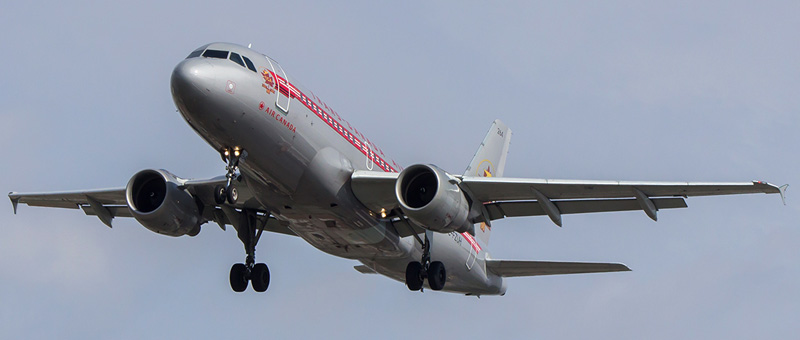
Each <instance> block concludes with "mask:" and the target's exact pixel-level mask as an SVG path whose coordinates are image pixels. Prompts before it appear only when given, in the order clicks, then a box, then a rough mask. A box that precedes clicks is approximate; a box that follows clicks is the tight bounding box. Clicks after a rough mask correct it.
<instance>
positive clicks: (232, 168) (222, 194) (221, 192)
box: [214, 146, 247, 204]
mask: <svg viewBox="0 0 800 340" xmlns="http://www.w3.org/2000/svg"><path fill="white" fill-rule="evenodd" d="M246 155H247V153H246V152H245V151H244V150H241V149H240V148H239V147H238V146H237V147H235V148H233V151H231V150H229V149H225V150H223V151H222V154H221V156H222V160H223V161H225V163H226V164H227V165H226V166H225V170H226V171H227V172H226V173H225V178H227V179H228V181H227V182H226V183H225V186H222V185H218V186H217V187H216V188H214V200H215V201H216V202H217V204H223V203H225V201H227V202H228V203H230V204H236V201H237V200H238V199H239V190H238V189H236V186H235V185H233V180H239V179H240V177H239V176H240V175H239V174H237V173H236V172H237V171H238V170H239V159H240V158H241V157H243V156H246Z"/></svg>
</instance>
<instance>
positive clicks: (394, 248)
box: [171, 43, 505, 295]
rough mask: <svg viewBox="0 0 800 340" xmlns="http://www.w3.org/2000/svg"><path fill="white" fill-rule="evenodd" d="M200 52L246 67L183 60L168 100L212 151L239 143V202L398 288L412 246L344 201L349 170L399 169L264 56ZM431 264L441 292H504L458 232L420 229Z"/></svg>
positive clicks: (414, 250) (244, 51) (243, 51)
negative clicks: (442, 279) (440, 270)
mask: <svg viewBox="0 0 800 340" xmlns="http://www.w3.org/2000/svg"><path fill="white" fill-rule="evenodd" d="M205 48H206V49H214V50H221V51H230V52H235V53H237V54H239V55H241V56H244V57H247V58H248V59H249V60H250V61H252V64H253V66H254V68H255V71H253V70H251V69H249V68H248V67H247V65H245V66H240V65H239V64H237V63H235V62H233V61H231V60H229V59H219V58H208V57H203V56H197V57H190V58H187V59H185V60H184V61H182V62H181V63H179V64H178V65H177V66H176V67H175V70H174V71H173V74H172V80H171V89H172V96H173V99H174V101H175V104H176V106H177V107H178V109H179V111H180V113H181V115H182V116H183V117H184V119H186V121H187V122H188V123H189V125H190V126H191V127H192V128H193V129H194V130H195V131H196V132H197V133H198V134H199V135H200V136H201V137H202V138H203V139H204V140H205V141H206V142H208V144H209V145H211V147H212V148H214V149H215V150H217V151H221V150H224V149H226V148H233V147H240V148H241V149H243V150H245V151H246V157H244V158H243V159H242V161H241V163H240V171H241V174H242V178H243V181H244V182H245V184H246V186H247V187H248V188H249V190H250V191H251V192H252V196H253V197H252V199H250V200H249V201H246V202H245V206H247V207H252V208H256V209H261V210H266V211H269V212H270V213H271V214H272V215H273V216H274V217H275V218H277V219H279V220H282V221H285V222H288V223H289V227H290V229H291V230H292V231H293V232H294V233H295V234H297V235H298V236H300V237H301V238H303V239H304V240H305V241H307V242H308V243H310V244H311V245H313V246H314V247H316V248H318V249H320V250H322V251H324V252H326V253H328V254H331V255H335V256H339V257H343V258H348V259H354V260H358V261H360V262H362V263H363V264H365V265H367V266H368V267H370V268H372V269H374V270H376V271H377V272H378V273H380V274H383V275H385V276H388V277H390V278H393V279H395V280H398V281H401V282H404V280H405V277H404V275H405V268H406V265H407V264H408V263H409V262H410V261H419V260H420V258H421V256H422V249H421V247H420V244H419V242H417V240H416V239H414V238H413V237H399V236H398V234H397V232H396V231H395V229H394V228H393V227H391V226H390V225H388V223H387V222H386V221H384V220H382V219H381V218H380V216H378V212H373V211H370V210H369V209H367V208H366V207H365V206H364V205H363V204H361V202H359V201H358V200H357V199H356V197H355V196H354V195H353V193H352V191H351V189H350V176H351V174H352V173H353V171H355V170H372V171H390V172H397V171H399V170H400V169H399V168H400V167H399V166H398V165H397V164H396V163H395V162H393V161H392V160H390V159H389V158H388V157H386V156H385V155H384V154H383V152H382V151H381V150H380V149H379V148H378V147H377V146H375V145H374V144H373V143H371V142H370V141H369V139H368V138H366V137H365V136H363V135H362V134H361V133H360V132H358V131H357V130H356V129H354V128H353V127H352V126H350V124H349V123H348V122H346V121H345V120H343V119H342V118H341V117H340V116H339V115H338V114H337V113H336V112H335V111H333V110H332V109H330V108H329V107H328V106H327V105H325V104H324V103H323V102H322V101H321V100H319V99H318V98H317V97H316V96H315V95H314V94H313V93H312V92H311V91H309V90H307V89H305V88H304V87H302V86H301V85H299V84H298V83H297V82H296V81H294V80H293V79H291V77H289V76H287V74H286V72H285V70H283V69H282V68H281V67H280V66H279V65H278V64H277V63H276V62H275V61H274V60H272V59H270V58H268V57H266V56H265V55H263V54H261V53H258V52H256V51H253V50H251V49H248V48H246V47H242V46H239V45H234V44H227V43H214V44H210V45H208V46H205ZM428 237H429V238H431V239H432V242H431V243H432V248H431V258H432V260H435V261H442V262H443V263H444V264H445V267H446V269H447V285H446V286H445V290H446V291H452V292H460V293H467V294H476V295H486V294H504V293H505V284H504V282H503V280H502V278H500V277H498V276H495V275H493V274H491V273H488V272H487V271H486V268H485V259H486V256H487V252H486V251H485V249H482V248H481V247H475V246H474V245H473V244H471V243H470V242H468V240H467V239H466V238H465V237H466V236H465V235H462V234H459V233H456V232H453V233H448V234H443V233H436V232H428Z"/></svg>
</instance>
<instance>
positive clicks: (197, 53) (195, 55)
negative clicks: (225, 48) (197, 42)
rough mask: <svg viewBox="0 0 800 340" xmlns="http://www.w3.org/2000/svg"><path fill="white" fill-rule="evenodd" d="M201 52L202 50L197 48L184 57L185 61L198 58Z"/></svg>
mask: <svg viewBox="0 0 800 340" xmlns="http://www.w3.org/2000/svg"><path fill="white" fill-rule="evenodd" d="M203 50H204V48H198V49H196V50H194V51H193V52H192V53H189V56H188V57H186V59H189V58H196V57H199V56H200V54H201V53H203Z"/></svg>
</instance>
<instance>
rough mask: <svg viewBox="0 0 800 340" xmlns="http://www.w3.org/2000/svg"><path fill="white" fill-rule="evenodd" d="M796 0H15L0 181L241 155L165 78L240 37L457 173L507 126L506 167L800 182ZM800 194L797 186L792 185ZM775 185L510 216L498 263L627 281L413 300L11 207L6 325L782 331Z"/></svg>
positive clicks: (205, 243)
mask: <svg viewBox="0 0 800 340" xmlns="http://www.w3.org/2000/svg"><path fill="white" fill-rule="evenodd" d="M799 12H800V5H798V2H796V1H787V2H759V3H758V4H752V2H735V1H720V2H712V1H707V2H702V3H701V4H698V3H696V2H695V1H687V2H683V3H677V2H670V4H644V3H641V2H639V1H631V2H610V1H603V2H596V1H591V2H558V3H553V2H542V3H533V2H523V3H513V2H504V3H500V4H492V5H487V4H484V2H441V3H437V4H429V3H427V2H403V3H402V4H398V5H395V6H386V5H385V4H382V3H378V2H373V1H364V2H360V3H358V2H354V3H349V4H346V5H343V4H340V3H339V2H335V4H334V2H324V3H308V2H299V1H291V2H264V1H253V2H233V3H228V2H219V1H209V2H192V3H191V5H190V4H189V3H186V4H184V5H172V4H170V3H169V2H166V3H165V2H161V1H159V2H154V3H142V2H139V1H137V2H133V3H129V4H118V3H117V2H106V3H94V2H80V3H74V4H69V5H67V4H66V3H64V2H45V3H35V2H23V1H14V2H6V3H4V4H3V5H0V32H2V33H0V43H2V46H3V51H4V52H3V53H2V55H3V56H2V57H0V58H2V59H0V60H2V62H0V75H1V76H2V80H3V82H2V91H0V117H2V124H0V142H1V143H2V145H3V146H4V147H5V148H4V149H5V156H6V157H5V161H4V162H2V164H1V165H0V188H2V189H5V191H6V192H8V191H48V190H75V189H88V188H104V187H121V186H124V185H125V184H126V183H127V181H128V179H129V178H130V176H131V175H133V174H134V173H135V172H137V171H138V170H141V169H144V168H165V169H168V170H170V171H172V172H174V173H176V174H177V175H179V176H182V177H210V176H216V175H220V174H222V172H223V170H224V167H223V164H222V163H221V162H220V161H219V157H218V155H217V154H216V152H215V151H214V150H212V149H211V148H210V147H208V146H207V145H206V144H205V143H204V142H203V141H202V140H201V139H200V138H199V137H198V136H197V135H196V134H195V133H194V132H193V131H192V130H191V129H190V128H189V126H188V125H187V124H186V123H185V122H184V121H183V119H182V118H181V117H180V115H179V114H177V113H176V112H175V106H174V105H173V103H172V99H171V96H170V92H169V76H170V72H171V70H172V68H173V67H174V66H175V65H176V64H177V63H178V62H180V61H181V60H182V59H183V58H184V57H185V56H186V55H187V54H188V53H189V52H191V51H192V50H193V49H195V48H196V47H198V46H200V45H202V44H205V43H208V42H213V41H228V42H234V43H240V44H243V45H247V44H249V43H252V44H253V47H254V48H255V49H256V50H258V51H261V52H263V53H265V54H267V55H270V56H271V57H273V58H275V59H276V60H278V61H280V62H281V64H282V66H283V67H284V68H285V69H286V70H287V72H288V73H289V74H290V76H292V77H293V78H294V79H298V80H299V81H300V82H301V83H302V84H304V85H305V86H306V87H308V88H310V89H312V90H313V91H314V92H315V93H316V94H317V95H318V96H320V97H321V98H323V99H324V100H325V101H326V102H327V103H328V104H329V105H331V106H332V107H334V108H335V109H336V111H337V112H339V113H340V114H341V115H342V116H343V117H345V118H346V119H347V120H348V121H349V122H350V123H352V124H353V125H354V126H355V127H357V128H358V129H359V131H362V132H364V134H365V135H367V136H368V137H369V138H370V139H371V140H372V141H374V142H375V143H376V144H378V145H380V146H381V148H382V149H383V150H384V152H385V153H386V154H387V155H390V156H392V157H393V158H394V159H395V160H397V161H398V163H400V164H404V165H410V164H413V163H436V164H437V165H439V166H441V167H443V168H444V169H447V170H449V171H451V172H454V173H461V172H463V170H464V167H466V165H467V163H468V161H469V160H470V158H471V156H472V154H473V153H474V150H475V148H477V146H478V144H479V143H480V141H481V139H482V138H483V136H484V134H485V132H486V130H487V129H488V127H489V125H490V123H491V121H492V120H493V119H495V118H500V119H502V120H504V121H505V122H506V123H507V124H508V125H510V126H511V127H512V129H513V130H514V138H513V139H512V147H511V153H510V155H509V158H508V163H507V167H506V176H513V177H538V178H575V179H625V180H693V181H749V180H755V179H763V180H767V181H771V182H773V183H776V184H784V183H791V184H796V185H800V176H798V174H797V169H798V163H799V162H798V157H797V153H796V151H795V149H794V148H793V146H796V145H798V141H799V140H798V139H799V137H798V134H797V132H798V128H800V121H798V115H797V111H798V108H800V96H798V93H800V91H798V90H800V66H798V65H800V64H798V62H797V61H798V60H800V41H798V34H797V32H800V20H798V19H797V13H799ZM793 189H795V190H793ZM797 190H798V189H797V187H795V188H790V189H789V199H788V201H787V203H788V205H787V206H783V205H781V202H780V199H779V198H778V197H777V195H775V196H766V195H752V196H737V197H723V198H692V199H689V200H688V203H689V205H690V208H689V209H684V210H671V211H663V212H661V214H659V222H658V223H654V222H652V221H650V220H649V219H648V218H647V217H646V216H645V214H644V213H637V212H630V213H614V214H588V215H580V216H575V215H571V216H566V217H564V227H563V228H557V227H555V226H554V225H553V224H552V223H551V222H550V221H549V220H548V219H547V218H546V217H541V218H518V219H508V220H503V221H497V223H496V224H495V229H494V230H495V232H494V233H493V237H492V244H491V247H490V251H491V253H492V256H493V257H494V258H508V259H538V260H558V261H618V262H623V263H626V264H627V265H629V266H630V267H631V268H632V269H633V272H630V273H618V274H598V275H576V276H560V277H540V278H519V279H511V280H509V290H508V294H506V296H504V297H484V298H481V299H476V298H474V297H464V296H460V295H455V294H444V293H433V292H426V293H424V294H419V293H412V292H409V291H408V290H407V289H406V288H405V286H404V285H403V284H402V283H399V282H395V281H392V280H389V279H386V278H383V277H379V276H368V275H362V274H359V273H357V272H356V271H355V270H353V269H352V266H353V265H355V264H356V263H355V262H353V261H349V260H344V259H339V258H335V257H332V256H329V255H326V254H324V253H321V252H319V251H317V250H316V249H314V248H313V247H311V246H309V245H307V244H306V243H304V242H303V241H302V240H299V239H297V238H291V237H287V236H282V235H267V236H266V237H265V239H263V240H262V241H261V243H260V244H259V248H258V252H257V254H258V256H259V260H262V261H265V262H267V263H268V264H269V266H270V270H271V273H272V282H271V284H270V290H269V291H268V293H266V294H256V293H253V292H252V291H248V292H247V293H244V294H236V293H233V292H232V291H231V289H230V287H229V284H228V280H227V276H228V270H229V268H230V265H231V264H232V263H234V262H240V261H242V260H243V259H244V254H243V250H242V246H241V244H240V242H239V241H238V240H237V238H236V235H235V233H234V232H233V231H232V230H231V229H229V230H228V231H227V232H223V231H222V230H220V229H219V228H217V227H216V226H214V225H207V226H206V227H205V228H204V229H203V232H201V233H200V235H198V236H197V237H194V238H189V237H181V238H170V237H164V236H160V235H157V234H155V233H151V232H149V231H147V230H146V229H144V228H143V227H141V226H140V225H138V224H137V223H136V222H135V221H133V220H122V219H118V220H117V221H116V223H115V227H114V229H108V228H106V227H105V226H104V225H103V224H102V223H100V221H99V220H97V219H96V218H94V217H87V216H84V215H83V214H82V213H81V212H79V211H72V210H56V209H51V210H46V209H41V208H30V207H27V206H23V207H20V214H19V215H17V216H14V215H12V213H11V206H10V204H8V206H7V209H0V338H8V339H10V338H81V339H83V338H87V337H88V338H119V339H140V338H143V337H144V338H153V337H158V338H168V337H176V338H196V337H201V338H212V337H232V336H245V337H248V336H249V337H252V336H256V337H262V336H270V335H276V336H280V337H310V336H315V337H320V336H325V337H345V336H351V335H356V336H360V337H366V336H375V335H376V334H381V335H382V336H384V337H387V338H405V337H408V336H413V335H414V334H417V335H437V336H444V337H447V338H477V337H488V336H493V335H500V336H502V337H505V338H528V337H531V336H533V337H537V338H554V337H558V338H567V339H584V338H588V337H599V338H629V339H641V338H648V339H675V338H743V339H752V338H788V337H790V336H796V335H797V334H798V332H800V326H798V324H797V322H796V321H797V320H796V319H797V315H800V307H798V305H799V304H800V292H799V291H798V289H797V287H798V286H799V285H800V265H798V262H800V247H798V245H800V228H798V225H797V220H798V217H800V211H799V209H798V207H799V206H798V200H797V199H795V198H796V195H794V192H795V191H797Z"/></svg>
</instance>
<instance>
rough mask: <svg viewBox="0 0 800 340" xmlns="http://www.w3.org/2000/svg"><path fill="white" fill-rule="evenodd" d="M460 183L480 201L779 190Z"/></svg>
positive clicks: (752, 185)
mask: <svg viewBox="0 0 800 340" xmlns="http://www.w3.org/2000/svg"><path fill="white" fill-rule="evenodd" d="M461 185H464V186H466V187H468V188H469V190H470V191H471V192H472V193H473V194H474V195H475V199H477V200H480V201H482V202H491V201H508V200H531V199H536V195H535V194H534V190H532V189H535V190H537V191H539V192H541V193H542V194H544V195H545V196H546V197H547V198H550V199H587V198H628V197H635V195H634V189H638V190H640V191H641V192H642V193H644V194H645V195H647V197H669V196H684V197H688V196H711V195H735V194H754V193H765V194H773V193H774V194H778V193H780V192H781V190H780V189H779V188H778V187H777V186H775V185H772V184H769V183H765V182H760V181H756V182H743V183H704V182H626V181H583V180H550V179H526V178H500V177H464V178H462V182H461Z"/></svg>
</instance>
